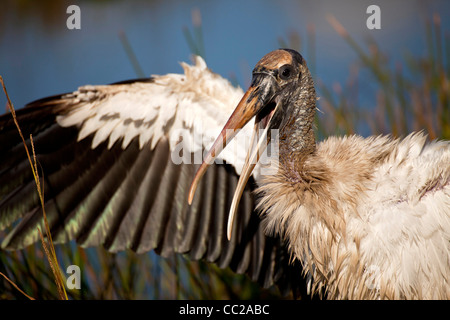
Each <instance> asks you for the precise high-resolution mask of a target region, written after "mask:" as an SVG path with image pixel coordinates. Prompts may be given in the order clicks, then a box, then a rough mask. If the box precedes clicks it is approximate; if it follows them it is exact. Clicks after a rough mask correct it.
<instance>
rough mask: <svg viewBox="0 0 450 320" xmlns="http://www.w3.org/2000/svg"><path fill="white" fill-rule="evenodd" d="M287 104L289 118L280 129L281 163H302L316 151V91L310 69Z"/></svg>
mask: <svg viewBox="0 0 450 320" xmlns="http://www.w3.org/2000/svg"><path fill="white" fill-rule="evenodd" d="M287 103H288V107H287V108H286V110H287V112H286V113H287V115H288V116H287V117H286V120H285V123H284V125H282V126H281V129H280V161H281V162H282V163H283V162H286V161H287V162H288V163H291V164H292V163H293V162H294V163H300V162H303V161H302V160H303V159H305V158H306V157H307V156H309V155H310V154H312V153H313V152H314V151H315V149H316V143H315V138H314V130H313V121H314V116H315V113H316V91H315V89H314V82H313V80H312V77H311V74H310V73H309V70H308V69H306V72H305V73H304V74H303V76H302V80H301V82H300V86H299V87H298V88H297V90H296V92H295V93H294V94H293V95H292V96H291V99H290V101H288V102H287Z"/></svg>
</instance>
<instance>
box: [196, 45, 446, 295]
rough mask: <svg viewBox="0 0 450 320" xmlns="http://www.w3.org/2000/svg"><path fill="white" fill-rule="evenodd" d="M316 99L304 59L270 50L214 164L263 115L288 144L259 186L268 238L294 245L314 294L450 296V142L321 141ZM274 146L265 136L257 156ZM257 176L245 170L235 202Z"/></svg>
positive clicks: (259, 124)
mask: <svg viewBox="0 0 450 320" xmlns="http://www.w3.org/2000/svg"><path fill="white" fill-rule="evenodd" d="M315 102H316V94H315V90H314V84H313V81H312V78H311V75H310V73H309V70H308V68H307V66H306V62H305V60H304V59H303V58H302V57H301V55H300V54H299V53H297V52H295V51H293V50H277V51H274V52H271V53H269V54H267V55H266V56H264V57H263V58H262V59H261V60H260V61H259V62H258V64H257V65H256V67H255V69H254V70H253V81H252V84H251V86H250V88H249V89H248V91H247V93H246V94H245V95H244V97H243V98H242V100H241V102H240V103H239V105H238V106H237V108H236V109H235V111H234V112H233V114H232V115H231V117H230V119H229V120H228V122H227V124H226V125H225V127H224V129H223V131H222V133H221V134H220V135H219V137H218V138H217V140H216V143H215V144H214V145H213V147H212V149H211V151H210V153H209V154H208V156H207V159H206V160H205V163H206V162H209V161H210V160H211V158H214V156H215V155H217V154H219V152H220V150H221V148H222V146H221V144H222V143H224V144H226V143H227V142H228V141H230V139H231V138H232V135H230V134H229V133H228V132H229V129H238V128H240V127H241V126H242V125H245V124H246V123H247V122H248V121H249V119H251V118H252V116H256V120H255V129H256V128H265V129H275V130H278V138H279V139H277V141H279V142H278V143H279V148H278V150H279V154H278V162H277V165H276V166H275V168H273V173H272V174H267V175H264V176H262V177H261V180H260V181H258V183H259V186H260V187H259V188H258V190H257V192H258V193H259V195H260V197H259V199H260V200H259V203H258V206H257V207H258V208H259V210H260V211H261V212H262V216H263V217H264V219H265V220H264V223H265V224H266V232H268V233H269V234H272V235H273V234H275V235H280V236H281V237H282V238H283V239H285V240H286V242H287V243H288V247H289V249H290V251H291V253H292V255H293V257H294V258H296V259H298V260H299V261H301V262H302V264H303V267H304V269H305V271H306V272H308V273H309V274H310V276H312V281H311V283H310V284H311V289H312V290H313V291H318V292H321V290H322V288H325V287H326V294H327V296H328V297H330V298H337V299H348V298H350V299H379V298H382V299H449V298H450V282H449V281H450V143H449V142H448V141H440V142H436V141H435V142H431V143H427V142H426V137H425V136H424V135H422V134H420V133H419V134H411V135H409V136H408V137H406V138H405V139H404V140H399V139H391V138H390V137H386V136H379V137H369V138H367V139H363V138H361V137H358V136H350V137H343V138H335V137H332V138H328V139H327V140H326V141H324V142H321V143H319V144H317V145H316V143H315V141H314V132H313V119H314V114H315V109H316V105H315ZM267 137H268V138H269V139H270V137H269V136H267ZM271 137H272V138H273V134H272V136H271ZM267 143H268V142H267V141H266V138H265V137H262V138H261V139H260V144H259V150H257V151H258V152H261V151H262V150H263V148H261V146H264V145H267ZM250 151H251V150H250ZM250 151H249V154H250ZM251 152H252V153H253V154H256V152H255V151H254V150H253V151H251ZM248 159H252V160H248V161H253V159H255V157H249V158H248ZM206 168H207V165H206V164H204V165H203V166H202V167H201V168H200V169H199V171H198V173H197V176H196V180H195V181H194V183H193V187H192V190H191V194H193V192H194V191H195V183H196V181H197V179H199V178H200V177H201V175H202V174H203V173H204V172H205V170H206ZM251 170H252V165H251V164H249V165H246V166H244V172H242V173H241V179H240V183H239V184H238V189H237V191H236V193H235V202H238V201H239V197H240V192H241V190H240V189H239V186H242V185H245V178H246V177H248V176H249V172H251ZM234 210H235V207H232V208H231V212H230V217H231V218H230V221H231V224H232V221H233V219H234V215H235V212H234ZM231 232H232V227H229V235H230V234H231Z"/></svg>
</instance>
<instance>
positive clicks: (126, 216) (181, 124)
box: [0, 58, 304, 292]
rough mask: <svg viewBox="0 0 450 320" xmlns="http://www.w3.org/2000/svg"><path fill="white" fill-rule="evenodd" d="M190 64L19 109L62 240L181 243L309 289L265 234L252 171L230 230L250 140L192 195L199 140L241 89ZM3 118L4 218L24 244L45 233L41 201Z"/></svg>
mask: <svg viewBox="0 0 450 320" xmlns="http://www.w3.org/2000/svg"><path fill="white" fill-rule="evenodd" d="M182 66H183V68H184V71H185V74H168V75H165V76H153V77H152V78H149V79H138V80H135V81H127V82H121V83H116V84H112V85H107V86H84V87H80V88H79V89H78V90H77V91H75V92H73V93H69V94H64V95H61V96H54V97H50V98H46V99H42V100H39V101H36V102H34V103H32V104H30V105H29V106H27V107H26V108H24V109H21V110H18V111H17V112H16V113H17V119H18V122H19V124H20V126H21V128H22V131H23V133H24V136H25V137H29V135H30V134H32V136H33V141H34V146H35V150H36V155H37V160H38V163H39V167H40V168H39V169H40V173H41V175H42V177H41V179H42V181H43V183H44V198H45V209H46V214H47V218H48V221H49V225H50V229H51V232H52V236H53V238H54V240H55V241H56V242H65V241H68V240H71V239H75V240H76V241H77V242H78V243H79V244H80V245H82V246H95V245H103V246H105V247H106V248H107V249H108V250H110V251H119V250H124V249H126V248H130V249H132V250H135V251H137V252H145V251H148V250H152V249H154V250H156V252H158V253H159V254H161V255H162V256H167V255H169V254H171V253H173V252H177V253H183V254H186V255H188V256H189V257H190V258H191V259H205V260H207V261H209V262H215V263H217V265H218V266H219V267H221V268H225V267H231V269H232V270H234V271H236V272H238V273H247V274H248V275H249V276H250V277H251V278H252V279H253V280H255V281H259V282H260V283H261V284H263V285H264V286H265V287H268V286H271V285H272V284H274V283H276V284H278V285H279V287H280V288H281V290H282V291H284V292H287V291H288V290H294V291H298V290H299V289H301V290H302V291H303V290H304V285H303V283H301V282H302V280H301V278H302V277H301V269H300V266H299V264H298V263H295V264H291V263H290V256H289V253H288V252H287V249H286V247H285V245H284V244H283V242H282V241H281V240H280V239H279V238H271V237H267V236H265V235H264V232H263V227H262V225H261V223H260V218H259V216H258V214H257V213H256V212H255V198H254V195H253V193H252V190H253V188H254V187H255V180H253V182H252V183H250V184H249V186H248V187H247V189H246V190H245V192H244V195H243V196H242V200H241V204H240V207H239V214H238V218H237V219H239V220H238V221H237V226H238V230H237V232H234V233H233V238H232V239H231V241H228V240H227V239H226V221H227V215H228V210H229V208H230V205H231V200H232V197H233V193H234V189H235V187H236V184H237V180H238V177H239V176H238V174H239V172H240V169H241V167H242V163H243V162H244V160H245V150H246V149H245V146H244V145H242V140H239V139H237V140H236V142H233V143H234V144H233V145H231V146H228V147H227V148H226V149H225V150H224V152H222V154H221V157H222V159H223V160H224V163H223V164H216V165H214V166H212V167H211V169H210V170H208V172H207V173H206V176H205V177H204V178H203V180H202V181H201V184H200V185H199V187H198V190H197V194H196V197H195V198H194V201H193V204H192V205H191V206H189V205H188V203H187V196H188V191H189V186H190V183H191V180H192V178H193V176H194V173H195V171H196V169H197V167H198V165H199V164H200V163H199V162H201V155H202V152H203V151H204V150H205V149H206V148H208V146H209V144H210V143H212V142H213V140H214V138H215V137H216V136H217V135H218V133H219V132H220V129H221V128H222V126H223V124H224V123H225V122H226V120H227V118H228V115H229V114H231V112H232V110H233V108H234V106H235V105H236V104H237V103H238V101H239V99H240V98H241V97H242V94H243V93H242V90H241V89H239V88H234V87H233V86H231V85H230V84H229V83H228V81H226V80H225V79H223V78H221V77H220V76H218V75H216V74H214V73H212V72H211V71H210V70H209V69H207V67H206V64H205V63H204V61H203V60H202V59H201V58H197V59H196V64H195V65H193V66H190V65H187V64H182ZM0 130H1V133H0V229H5V228H7V227H11V228H12V230H11V231H10V232H9V234H8V235H7V237H6V238H5V239H4V240H3V242H2V247H3V248H7V249H15V248H22V247H25V246H27V245H30V244H31V243H33V242H35V241H36V240H37V239H38V233H37V227H38V226H42V224H43V218H42V212H41V208H40V204H39V199H38V195H37V192H36V189H35V185H34V180H33V176H32V172H31V169H30V167H29V162H28V159H27V157H26V154H25V150H24V147H23V144H22V142H21V139H20V137H19V135H18V133H17V129H16V127H15V125H14V123H13V120H12V117H11V115H9V114H6V115H3V116H1V117H0ZM245 130H246V129H245V128H244V131H245ZM242 136H243V137H245V136H246V135H245V134H243V135H242ZM247 137H248V135H247ZM27 143H28V144H30V141H29V139H28V140H27ZM199 159H200V160H199Z"/></svg>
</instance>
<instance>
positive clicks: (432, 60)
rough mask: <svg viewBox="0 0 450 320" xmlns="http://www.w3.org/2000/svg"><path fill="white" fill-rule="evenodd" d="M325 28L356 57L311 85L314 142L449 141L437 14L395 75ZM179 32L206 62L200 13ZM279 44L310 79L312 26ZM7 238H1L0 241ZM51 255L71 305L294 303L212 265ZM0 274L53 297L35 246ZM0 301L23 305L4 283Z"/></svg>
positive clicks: (371, 46)
mask: <svg viewBox="0 0 450 320" xmlns="http://www.w3.org/2000/svg"><path fill="white" fill-rule="evenodd" d="M329 22H330V24H331V25H332V26H333V27H334V28H335V30H336V32H337V33H338V34H339V35H340V36H341V37H342V38H343V39H344V40H345V41H346V42H347V43H348V44H349V46H351V47H352V48H353V49H354V50H355V52H356V53H357V55H358V61H357V64H355V66H354V67H352V68H351V70H349V80H348V81H347V83H345V85H343V84H339V83H336V84H333V85H332V86H331V87H327V86H325V85H324V84H323V83H322V82H320V79H316V87H317V91H318V96H319V97H320V100H319V101H318V109H319V110H320V111H319V112H318V116H317V117H316V118H317V119H316V126H317V136H318V139H322V138H323V137H326V136H328V135H332V134H352V133H355V132H358V130H357V128H360V127H363V128H369V130H370V133H371V134H380V133H392V134H393V135H394V136H405V135H407V134H408V133H409V132H412V131H417V130H424V131H425V132H426V133H428V134H429V136H430V138H432V139H434V138H441V139H450V105H449V100H450V97H449V95H450V90H449V75H450V66H449V61H448V57H449V56H450V54H449V53H450V42H449V41H448V37H445V38H444V37H443V35H442V30H441V28H440V16H439V15H438V14H436V15H435V16H433V17H432V19H430V20H429V21H428V22H427V24H426V26H425V36H426V39H427V44H428V51H427V55H426V56H424V57H420V58H417V57H412V56H405V59H404V62H402V63H400V62H399V63H397V65H396V67H395V68H391V67H390V65H391V64H390V63H388V60H389V58H388V57H387V56H386V55H385V54H383V52H381V51H380V48H379V46H378V45H377V44H376V43H375V42H374V41H373V40H371V39H369V40H368V41H367V44H366V45H361V44H359V43H358V42H357V41H356V40H355V39H353V38H352V37H351V36H350V35H349V34H348V32H347V31H346V30H345V29H344V27H343V26H342V25H341V24H340V23H339V22H338V21H337V20H336V19H335V18H333V17H329ZM183 32H184V34H185V37H186V40H187V43H188V45H189V47H190V48H191V51H192V52H193V53H196V54H199V55H202V56H205V49H204V45H203V37H202V26H201V18H200V13H199V12H196V11H193V30H190V29H189V28H187V27H186V28H185V29H184V30H183ZM121 40H122V43H123V46H124V49H125V50H126V52H127V54H128V57H129V58H130V61H131V62H132V64H133V66H134V68H135V70H136V72H137V73H138V75H140V73H141V72H142V71H141V70H142V69H141V68H140V66H139V64H138V62H137V61H134V60H135V55H134V53H133V51H132V48H131V46H130V45H129V43H128V41H127V39H126V36H125V35H121ZM303 40H305V41H303ZM278 41H279V44H280V46H281V47H290V48H293V49H296V50H298V51H301V52H302V53H304V54H305V56H306V57H307V61H308V64H309V67H310V69H311V72H312V74H313V77H314V75H315V65H316V60H315V32H314V26H313V25H310V26H309V27H308V29H307V35H306V37H304V38H303V37H302V36H301V35H300V34H299V33H298V32H291V33H289V34H288V38H287V39H284V38H280V39H278ZM362 71H364V72H368V73H369V74H370V76H371V77H372V80H373V81H374V82H376V84H377V87H378V89H377V90H378V91H377V93H376V97H377V99H376V101H375V102H374V103H375V104H374V105H373V106H364V107H363V108H362V107H361V106H359V105H358V100H359V99H358V95H359V94H360V92H359V90H358V75H359V74H360V72H362ZM405 71H407V72H405ZM406 74H410V75H411V76H410V77H407V76H406ZM12 98H13V99H14V97H12ZM5 234H6V233H5V231H3V232H0V239H3V238H4V236H5ZM55 252H56V256H57V257H58V261H59V264H60V265H61V269H62V271H63V274H64V271H65V270H66V268H67V266H69V265H72V264H75V265H78V266H82V268H81V272H82V275H81V282H82V283H81V290H76V289H75V290H69V289H67V295H68V297H69V299H236V298H237V299H274V298H277V299H279V298H292V297H290V296H288V297H282V296H280V294H279V292H278V290H277V289H276V288H271V289H268V290H267V289H262V288H260V287H259V286H258V285H257V284H255V283H253V282H252V281H250V280H249V279H248V277H246V276H243V275H236V274H234V273H232V272H231V271H230V270H221V269H219V268H217V267H216V266H215V265H213V264H208V263H204V262H201V261H200V262H193V261H188V260H186V259H184V257H183V256H182V255H174V256H172V257H170V258H168V259H164V258H161V257H159V256H158V255H157V254H155V253H154V252H150V253H148V254H141V255H138V254H136V253H134V252H131V251H125V252H120V253H117V254H113V253H109V252H107V251H106V250H104V249H103V248H87V249H85V248H81V247H78V246H76V244H75V243H73V242H71V243H69V244H66V245H55ZM0 272H1V273H3V274H4V275H6V276H7V277H8V278H9V279H10V280H11V281H12V282H14V283H15V284H16V285H17V286H18V287H20V288H21V289H22V290H23V291H24V292H26V293H27V294H28V295H30V296H32V297H34V298H36V299H58V298H59V295H58V291H57V289H56V286H55V281H54V278H53V275H52V272H51V270H50V267H49V265H48V263H47V261H46V257H45V254H44V252H43V250H42V244H41V243H36V244H35V245H33V246H30V247H28V248H26V249H24V250H18V251H12V252H10V251H2V252H0ZM0 298H1V299H27V297H26V296H24V294H22V293H21V292H20V291H18V290H17V289H16V288H14V287H13V286H12V285H11V284H10V282H8V281H6V280H5V279H4V278H2V277H0Z"/></svg>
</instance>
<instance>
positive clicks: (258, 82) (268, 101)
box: [188, 74, 277, 240]
mask: <svg viewBox="0 0 450 320" xmlns="http://www.w3.org/2000/svg"><path fill="white" fill-rule="evenodd" d="M273 81H274V79H272V77H270V76H268V75H264V74H254V78H253V81H252V85H251V86H250V88H249V89H248V90H247V92H246V93H245V94H244V96H243V97H242V99H241V101H240V102H239V104H238V106H237V107H236V109H235V110H234V111H233V114H232V115H231V116H230V118H229V119H228V121H227V123H226V124H225V126H224V127H223V129H222V131H221V133H220V135H219V136H218V137H217V139H216V141H215V142H214V144H213V145H212V147H211V149H210V150H209V152H208V154H207V155H206V157H205V159H204V160H203V163H202V164H201V166H200V168H199V169H198V171H197V173H196V175H195V177H194V180H193V181H192V184H191V188H190V190H189V199H188V201H189V204H191V203H192V200H193V198H194V194H195V190H196V189H197V185H198V182H199V181H200V179H201V178H202V176H203V175H204V174H205V172H206V170H207V169H208V166H209V165H210V164H212V163H213V161H214V159H215V158H216V157H217V156H218V155H219V154H220V152H221V151H222V150H223V149H224V148H225V147H226V145H227V144H228V142H230V141H231V140H232V139H233V138H234V136H235V135H236V134H237V132H238V131H239V129H241V128H243V127H244V126H245V125H246V124H247V123H248V122H249V121H250V120H251V119H252V118H253V117H255V116H256V118H255V126H254V129H253V134H252V139H251V143H250V148H249V150H248V152H247V156H246V159H245V163H244V166H243V169H242V172H241V175H240V177H239V181H238V185H237V187H236V190H235V193H234V196H233V201H232V203H231V208H230V213H229V215H228V226H227V237H228V240H230V239H231V231H232V228H233V222H234V218H235V215H236V212H237V208H238V204H239V200H240V199H241V196H242V193H243V191H244V188H245V185H246V184H247V181H248V179H249V178H250V176H251V174H252V171H253V169H254V168H255V166H256V163H257V162H258V160H259V158H260V156H261V155H262V153H263V152H264V150H265V149H266V147H267V145H268V143H269V139H267V131H268V129H269V124H270V121H271V119H272V117H273V114H274V113H275V110H276V109H277V105H276V104H275V102H274V101H272V100H273V96H274V94H273V90H272V89H273V87H274V86H273V83H272V82H273ZM260 130H263V132H262V134H261V136H259V133H260ZM255 139H256V143H255Z"/></svg>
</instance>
